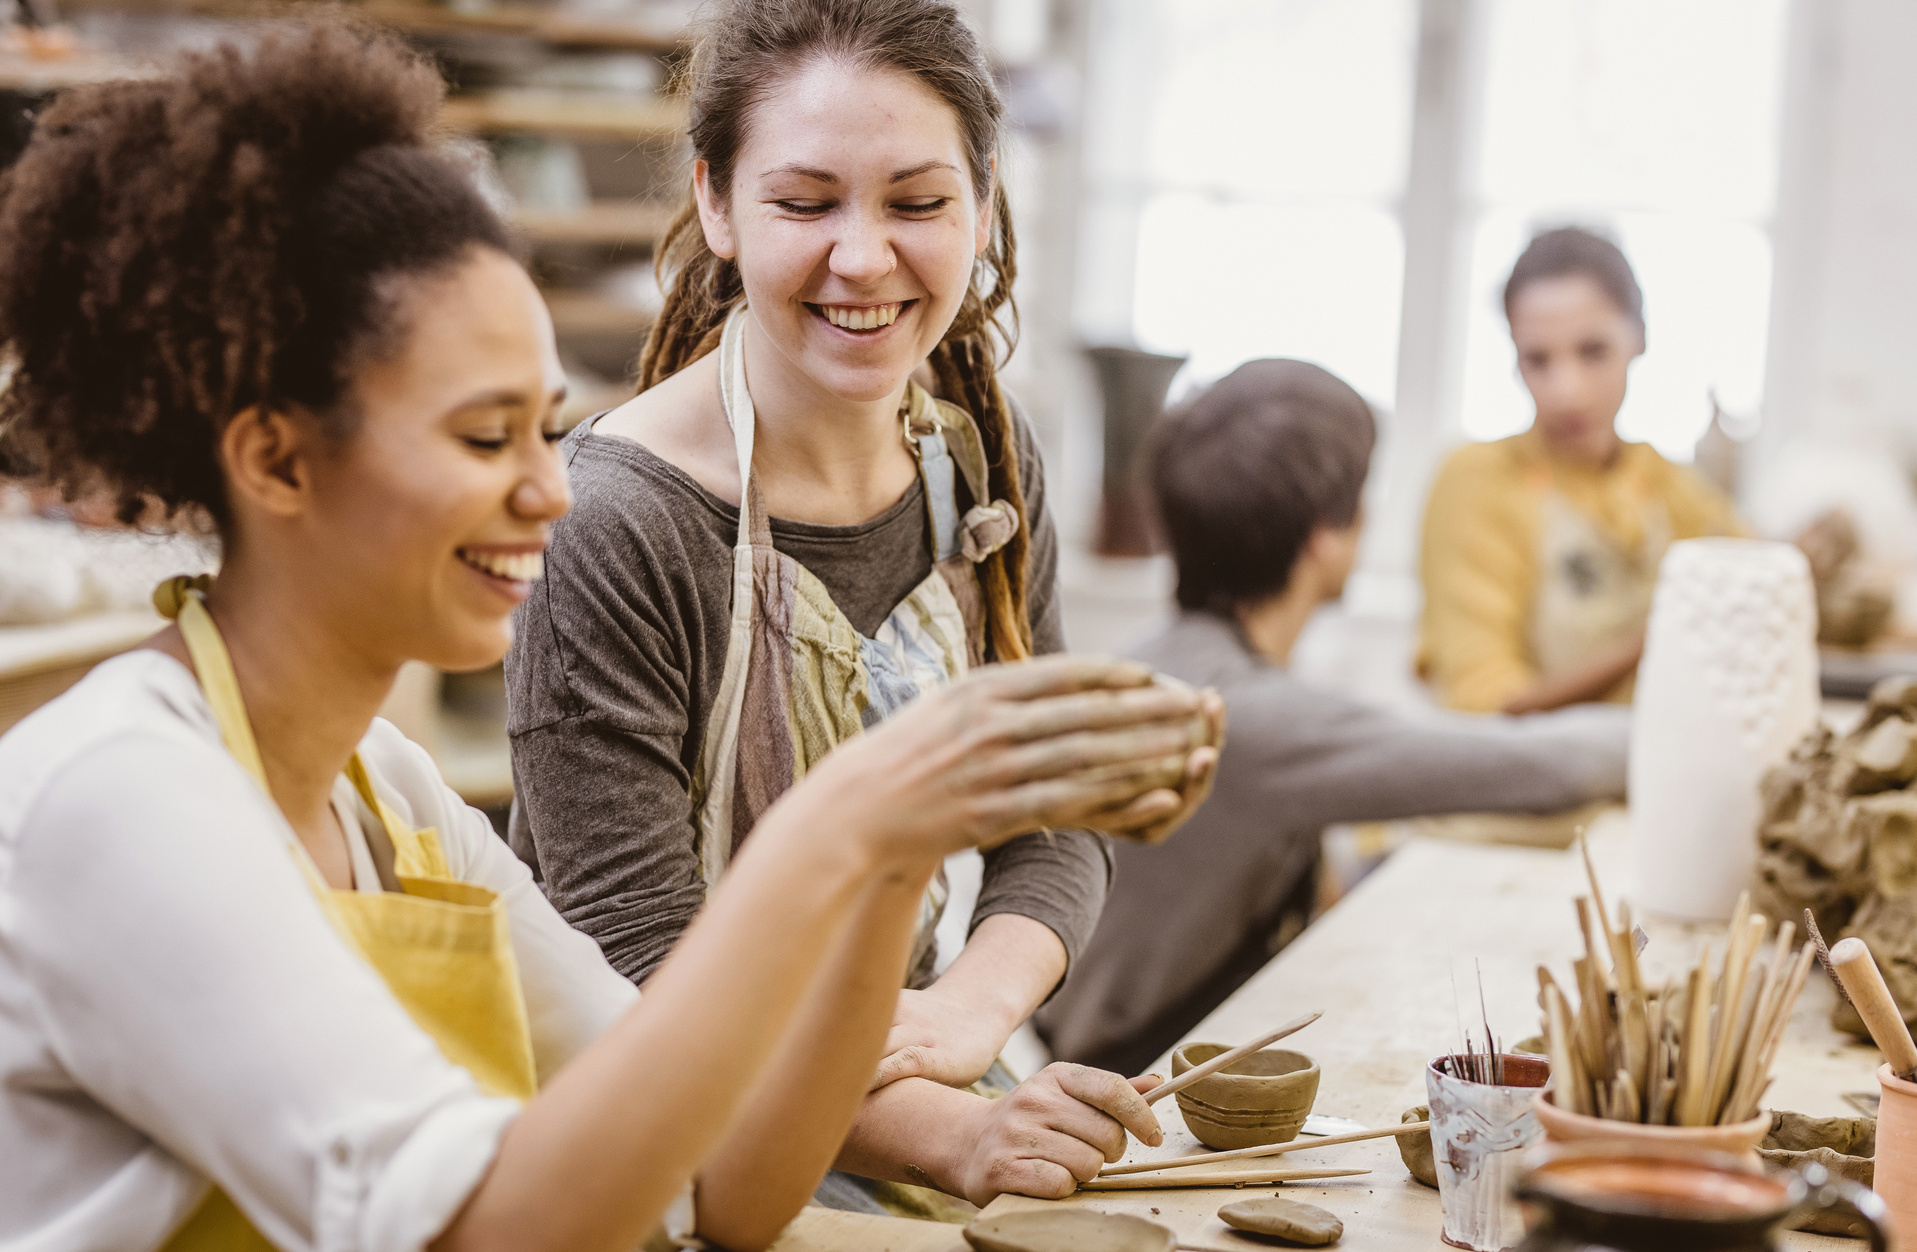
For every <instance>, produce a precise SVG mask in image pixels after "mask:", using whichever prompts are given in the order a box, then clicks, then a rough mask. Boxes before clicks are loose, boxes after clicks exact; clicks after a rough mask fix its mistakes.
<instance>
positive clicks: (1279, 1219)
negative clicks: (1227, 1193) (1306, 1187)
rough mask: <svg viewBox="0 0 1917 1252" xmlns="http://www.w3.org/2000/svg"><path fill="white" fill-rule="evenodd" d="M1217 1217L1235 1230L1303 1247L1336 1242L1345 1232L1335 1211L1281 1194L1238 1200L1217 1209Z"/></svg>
mask: <svg viewBox="0 0 1917 1252" xmlns="http://www.w3.org/2000/svg"><path fill="white" fill-rule="evenodd" d="M1218 1218H1219V1220H1220V1221H1222V1222H1224V1223H1225V1225H1227V1226H1230V1227H1232V1228H1233V1229H1235V1230H1246V1231H1250V1232H1251V1233H1252V1234H1254V1235H1270V1236H1272V1237H1273V1238H1277V1239H1283V1240H1285V1241H1286V1242H1288V1243H1296V1244H1300V1245H1302V1246H1304V1247H1307V1248H1321V1247H1323V1246H1324V1245H1326V1244H1327V1243H1336V1242H1338V1239H1339V1237H1340V1236H1342V1235H1343V1234H1344V1233H1345V1224H1344V1223H1343V1222H1341V1221H1339V1220H1338V1218H1337V1215H1336V1214H1333V1213H1327V1212H1325V1210H1323V1209H1321V1208H1319V1207H1318V1206H1317V1205H1315V1204H1300V1203H1299V1202H1298V1201H1296V1200H1287V1199H1285V1198H1284V1197H1283V1196H1273V1197H1270V1198H1267V1199H1263V1200H1240V1201H1238V1202H1237V1203H1236V1204H1227V1205H1225V1207H1223V1208H1221V1209H1219V1210H1218Z"/></svg>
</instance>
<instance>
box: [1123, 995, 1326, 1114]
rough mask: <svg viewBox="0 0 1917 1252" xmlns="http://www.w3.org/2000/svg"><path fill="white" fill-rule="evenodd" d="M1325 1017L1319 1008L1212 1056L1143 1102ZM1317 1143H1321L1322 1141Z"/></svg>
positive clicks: (1147, 1095) (1149, 1093) (1173, 1092)
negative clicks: (1314, 1011) (1245, 1042)
mask: <svg viewBox="0 0 1917 1252" xmlns="http://www.w3.org/2000/svg"><path fill="white" fill-rule="evenodd" d="M1324 1015H1325V1014H1324V1010H1322V1009H1320V1010H1319V1011H1318V1012H1316V1013H1307V1014H1305V1015H1304V1016H1303V1017H1301V1018H1299V1019H1297V1020H1296V1021H1291V1022H1286V1023H1285V1024H1284V1025H1283V1026H1280V1027H1279V1028H1278V1029H1276V1030H1274V1031H1272V1032H1271V1033H1270V1034H1268V1035H1264V1036H1261V1037H1260V1038H1257V1039H1253V1040H1252V1041H1251V1042H1250V1043H1247V1044H1243V1045H1241V1046H1239V1047H1236V1048H1233V1049H1232V1050H1231V1051H1229V1052H1220V1053H1219V1054H1218V1055H1217V1056H1214V1057H1212V1058H1211V1060H1209V1061H1206V1062H1205V1063H1204V1064H1203V1065H1194V1066H1192V1067H1191V1068H1190V1069H1188V1070H1186V1071H1185V1072H1184V1073H1182V1074H1180V1075H1179V1076H1178V1077H1176V1078H1174V1079H1172V1080H1171V1081H1170V1082H1162V1083H1159V1084H1158V1085H1157V1086H1156V1087H1153V1088H1152V1089H1151V1090H1150V1091H1147V1092H1146V1093H1145V1103H1147V1104H1156V1103H1158V1102H1159V1101H1160V1100H1162V1099H1164V1098H1165V1097H1166V1096H1168V1095H1176V1094H1177V1093H1178V1092H1180V1091H1183V1090H1184V1089H1185V1088H1187V1087H1189V1086H1191V1085H1192V1084H1193V1083H1195V1082H1197V1081H1198V1080H1199V1079H1201V1078H1209V1077H1211V1076H1212V1075H1213V1074H1215V1073H1217V1072H1218V1071H1219V1070H1221V1069H1223V1068H1225V1066H1227V1065H1230V1064H1232V1063H1233V1062H1236V1061H1242V1060H1244V1059H1245V1058H1246V1057H1248V1056H1250V1055H1251V1054H1252V1053H1254V1052H1257V1051H1259V1050H1260V1049H1262V1048H1268V1047H1270V1046H1271V1045H1272V1044H1274V1043H1277V1042H1278V1041H1279V1040H1280V1039H1283V1038H1284V1037H1285V1036H1286V1035H1295V1034H1297V1033H1298V1032H1299V1031H1301V1030H1303V1029H1304V1028H1305V1027H1307V1026H1309V1025H1311V1024H1312V1023H1313V1022H1315V1021H1317V1020H1318V1019H1319V1018H1321V1017H1323V1016H1324ZM1320 1142H1322V1140H1321V1141H1320Z"/></svg>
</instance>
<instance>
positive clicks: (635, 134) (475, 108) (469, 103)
mask: <svg viewBox="0 0 1917 1252" xmlns="http://www.w3.org/2000/svg"><path fill="white" fill-rule="evenodd" d="M439 120H440V121H441V122H442V123H444V124H445V125H446V126H447V127H448V128H449V129H452V130H462V131H468V132H471V133H473V134H481V135H501V134H512V133H515V132H518V133H527V132H530V133H534V134H541V135H561V136H565V137H568V138H572V139H627V140H635V141H636V140H645V139H676V138H678V137H679V136H680V135H683V134H684V133H685V130H686V109H685V105H684V104H683V103H681V102H680V101H677V100H634V101H628V100H624V99H621V98H620V97H618V96H615V95H612V94H611V93H606V94H605V95H577V94H570V93H565V92H556V91H528V90H524V89H512V90H502V91H489V92H484V93H480V94H476V95H470V96H455V97H453V98H452V99H450V100H448V101H447V102H446V107H445V108H443V109H441V110H440V114H439Z"/></svg>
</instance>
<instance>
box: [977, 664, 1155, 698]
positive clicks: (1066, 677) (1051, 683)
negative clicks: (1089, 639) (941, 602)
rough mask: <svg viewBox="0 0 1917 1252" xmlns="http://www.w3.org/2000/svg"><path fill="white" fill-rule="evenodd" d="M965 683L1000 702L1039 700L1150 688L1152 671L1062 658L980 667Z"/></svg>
mask: <svg viewBox="0 0 1917 1252" xmlns="http://www.w3.org/2000/svg"><path fill="white" fill-rule="evenodd" d="M965 681H966V683H967V684H968V685H970V686H972V687H974V688H976V689H977V690H979V691H980V692H982V693H984V694H986V695H989V696H992V697H994V698H996V699H1002V700H1037V699H1041V698H1043V697H1045V696H1058V695H1064V694H1067V693H1069V692H1074V691H1093V690H1097V689H1100V688H1128V687H1149V686H1150V685H1152V671H1151V667H1149V666H1146V665H1140V664H1139V663H1138V662H1137V661H1127V660H1122V659H1119V658H1115V657H1103V656H1075V655H1059V656H1045V657H1039V658H1038V659H1037V660H1032V661H1017V662H1013V663H1010V664H1002V665H984V666H980V667H979V668H978V669H975V670H973V671H972V673H971V676H970V677H969V678H967V679H966V680H965Z"/></svg>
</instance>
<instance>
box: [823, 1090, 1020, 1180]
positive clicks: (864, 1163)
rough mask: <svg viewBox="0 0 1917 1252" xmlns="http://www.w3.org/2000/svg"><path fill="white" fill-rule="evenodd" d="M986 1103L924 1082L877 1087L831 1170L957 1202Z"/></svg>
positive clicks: (964, 1092) (982, 1097)
mask: <svg viewBox="0 0 1917 1252" xmlns="http://www.w3.org/2000/svg"><path fill="white" fill-rule="evenodd" d="M990 1103H991V1101H989V1100H987V1099H986V1098H985V1097H984V1096H977V1095H973V1094H971V1093H970V1092H967V1091H960V1090H958V1089H956V1088H954V1087H947V1086H945V1085H944V1084H942V1083H936V1082H933V1081H931V1080H930V1079H926V1078H906V1079H902V1080H900V1081H898V1082H895V1083H892V1084H890V1085H888V1086H884V1087H880V1088H879V1089H878V1090H877V1091H874V1092H872V1093H871V1094H870V1095H868V1096H866V1097H865V1100H864V1101H863V1102H862V1103H861V1104H860V1105H859V1108H858V1113H857V1115H856V1116H855V1117H854V1118H853V1119H852V1125H851V1128H850V1129H849V1130H848V1131H847V1132H846V1136H845V1142H844V1144H843V1145H842V1146H841V1147H840V1149H839V1154H838V1157H837V1159H835V1160H834V1161H833V1162H832V1165H833V1168H835V1169H842V1170H845V1171H846V1172H847V1173H850V1174H857V1175H859V1176H860V1177H861V1178H879V1179H883V1180H885V1181H887V1182H907V1183H912V1184H913V1185H915V1186H920V1187H932V1188H935V1189H937V1190H939V1191H944V1192H947V1193H949V1194H951V1195H956V1196H962V1195H964V1194H965V1172H966V1166H967V1164H968V1163H969V1161H970V1160H971V1156H972V1149H973V1145H974V1143H975V1142H976V1141H977V1139H978V1137H979V1136H978V1129H977V1126H978V1119H979V1118H981V1117H982V1116H984V1114H986V1113H987V1112H989V1111H990V1110H989V1107H988V1106H989V1105H990Z"/></svg>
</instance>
